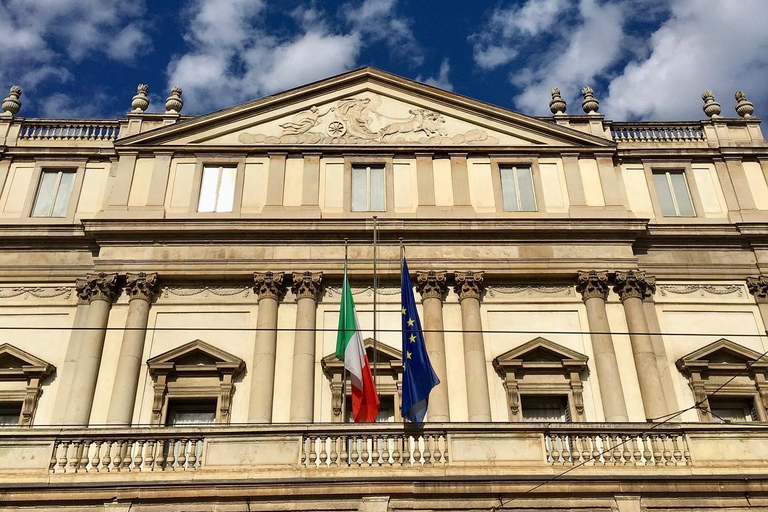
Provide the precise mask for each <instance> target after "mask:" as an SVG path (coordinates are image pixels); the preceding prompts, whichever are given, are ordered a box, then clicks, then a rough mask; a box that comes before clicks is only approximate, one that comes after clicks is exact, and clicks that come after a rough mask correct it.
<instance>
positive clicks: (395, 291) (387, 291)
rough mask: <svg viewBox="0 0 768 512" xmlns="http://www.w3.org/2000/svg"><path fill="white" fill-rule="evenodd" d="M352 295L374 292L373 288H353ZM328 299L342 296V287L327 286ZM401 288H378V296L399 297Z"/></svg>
mask: <svg viewBox="0 0 768 512" xmlns="http://www.w3.org/2000/svg"><path fill="white" fill-rule="evenodd" d="M350 289H351V290H352V295H363V294H366V293H371V292H373V286H362V287H351V288H350ZM324 290H325V295H326V297H329V298H330V297H334V296H336V295H341V286H326V287H325V288H324ZM399 294H400V288H378V287H377V288H376V295H382V296H387V295H399Z"/></svg>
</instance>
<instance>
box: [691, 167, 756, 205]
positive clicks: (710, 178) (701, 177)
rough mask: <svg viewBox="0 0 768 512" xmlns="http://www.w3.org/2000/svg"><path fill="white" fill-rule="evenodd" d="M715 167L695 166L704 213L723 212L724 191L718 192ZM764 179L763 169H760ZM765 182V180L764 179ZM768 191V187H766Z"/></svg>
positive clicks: (695, 177)
mask: <svg viewBox="0 0 768 512" xmlns="http://www.w3.org/2000/svg"><path fill="white" fill-rule="evenodd" d="M714 173H715V168H714V166H712V165H707V166H701V167H693V176H694V179H695V180H696V187H697V188H698V189H699V197H700V198H701V204H702V205H703V206H704V213H715V214H717V213H723V205H724V204H725V200H724V199H722V198H721V196H722V192H720V193H719V194H718V189H717V188H716V186H715V181H716V177H715V175H714ZM760 175H761V179H762V170H761V171H760ZM763 184H765V180H763ZM766 192H768V189H766ZM766 197H767V198H768V196H766Z"/></svg>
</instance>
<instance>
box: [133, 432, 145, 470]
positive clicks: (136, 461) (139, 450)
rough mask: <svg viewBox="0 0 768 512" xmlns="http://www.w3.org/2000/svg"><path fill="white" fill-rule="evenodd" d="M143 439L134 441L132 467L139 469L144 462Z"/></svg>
mask: <svg viewBox="0 0 768 512" xmlns="http://www.w3.org/2000/svg"><path fill="white" fill-rule="evenodd" d="M144 442H145V441H144V440H142V439H139V440H138V441H136V457H134V458H133V469H135V470H136V471H141V464H142V463H143V462H144Z"/></svg>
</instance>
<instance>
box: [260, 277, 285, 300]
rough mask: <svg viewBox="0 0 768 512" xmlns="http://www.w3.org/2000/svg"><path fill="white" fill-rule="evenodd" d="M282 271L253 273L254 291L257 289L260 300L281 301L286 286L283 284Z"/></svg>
mask: <svg viewBox="0 0 768 512" xmlns="http://www.w3.org/2000/svg"><path fill="white" fill-rule="evenodd" d="M284 276H285V275H284V274H283V273H282V272H255V273H254V274H253V291H255V292H256V293H257V294H258V296H259V300H261V299H275V300H277V301H279V300H280V299H281V298H282V296H283V292H284V291H285V287H284V286H283V277H284Z"/></svg>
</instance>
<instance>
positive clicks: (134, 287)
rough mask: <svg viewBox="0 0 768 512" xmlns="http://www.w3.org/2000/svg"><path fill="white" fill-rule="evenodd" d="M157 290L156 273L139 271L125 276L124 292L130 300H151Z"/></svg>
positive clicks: (158, 287) (158, 285) (158, 288)
mask: <svg viewBox="0 0 768 512" xmlns="http://www.w3.org/2000/svg"><path fill="white" fill-rule="evenodd" d="M159 290H160V283H159V281H158V279H157V274H156V273H152V274H147V273H145V272H139V273H138V274H126V276H125V293H126V294H127V295H128V297H130V300H133V299H141V300H145V301H147V302H151V301H152V299H153V298H154V296H155V295H156V294H157V292H158V291H159Z"/></svg>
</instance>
